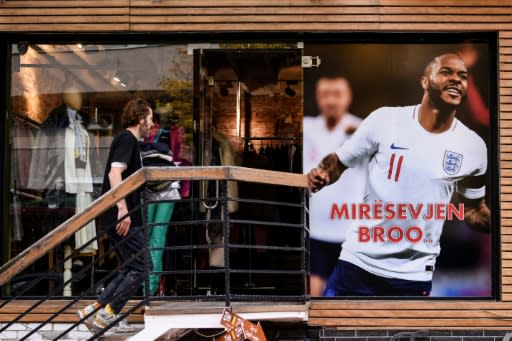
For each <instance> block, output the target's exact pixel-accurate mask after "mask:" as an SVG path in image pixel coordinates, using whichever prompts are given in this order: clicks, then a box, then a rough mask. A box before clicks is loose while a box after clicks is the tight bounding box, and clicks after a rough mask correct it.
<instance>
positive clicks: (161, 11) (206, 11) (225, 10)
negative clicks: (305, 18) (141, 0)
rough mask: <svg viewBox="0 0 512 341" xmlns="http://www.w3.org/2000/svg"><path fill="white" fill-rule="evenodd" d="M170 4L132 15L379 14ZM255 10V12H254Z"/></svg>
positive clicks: (346, 9) (330, 9)
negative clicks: (178, 5)
mask: <svg viewBox="0 0 512 341" xmlns="http://www.w3.org/2000/svg"><path fill="white" fill-rule="evenodd" d="M174 3H175V2H173V4H170V5H169V6H168V7H163V6H161V5H158V6H152V5H151V3H149V2H146V4H145V5H144V6H141V7H132V15H134V16H139V15H142V16H144V15H154V16H164V15H171V16H200V15H227V14H229V15H255V14H258V15H325V14H330V15H334V14H338V15H339V14H354V15H360V14H379V10H378V7H362V6H359V7H350V6H318V7H316V6H315V7H305V6H294V7H289V6H287V7H275V6H272V7H258V9H257V11H255V9H254V8H253V7H247V6H239V7H190V6H185V7H177V6H176V5H174ZM255 12H257V13H255Z"/></svg>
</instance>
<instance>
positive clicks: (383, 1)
mask: <svg viewBox="0 0 512 341" xmlns="http://www.w3.org/2000/svg"><path fill="white" fill-rule="evenodd" d="M379 5H380V6H383V7H384V6H385V7H394V6H414V7H421V6H425V1H423V0H379ZM428 5H429V6H432V7H435V6H441V7H446V6H450V7H462V8H464V7H472V6H478V7H483V6H486V7H508V6H512V0H464V1H460V0H430V1H429V2H428Z"/></svg>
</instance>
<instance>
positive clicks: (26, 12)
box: [0, 5, 129, 22]
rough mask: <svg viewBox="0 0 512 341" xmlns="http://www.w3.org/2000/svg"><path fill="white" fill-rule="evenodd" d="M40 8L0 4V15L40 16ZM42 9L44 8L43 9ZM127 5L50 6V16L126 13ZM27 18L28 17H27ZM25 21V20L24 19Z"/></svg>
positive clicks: (127, 11)
mask: <svg viewBox="0 0 512 341" xmlns="http://www.w3.org/2000/svg"><path fill="white" fill-rule="evenodd" d="M41 10H42V9H41V8H33V7H28V8H11V7H6V8H3V7H2V6H1V5H0V15H2V16H25V17H27V16H31V15H35V16H41ZM43 10H44V9H43ZM128 13H129V9H128V7H88V8H87V7H77V8H72V7H65V8H52V14H51V15H52V16H61V15H86V16H92V15H128ZM28 18H29V17H28ZM25 22H26V21H25Z"/></svg>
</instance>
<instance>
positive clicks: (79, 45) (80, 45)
mask: <svg viewBox="0 0 512 341" xmlns="http://www.w3.org/2000/svg"><path fill="white" fill-rule="evenodd" d="M76 47H78V48H79V49H83V48H84V46H83V45H82V44H80V43H78V44H76Z"/></svg>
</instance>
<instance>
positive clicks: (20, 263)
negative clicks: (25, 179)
mask: <svg viewBox="0 0 512 341" xmlns="http://www.w3.org/2000/svg"><path fill="white" fill-rule="evenodd" d="M161 180H233V181H244V182H254V183H261V184H271V185H280V186H290V187H300V188H306V187H307V179H306V176H305V175H302V174H296V173H286V172H278V171H271V170H264V169H254V168H247V167H237V166H195V167H144V168H142V169H140V170H138V171H136V172H135V173H133V174H132V175H131V176H130V177H128V178H126V179H125V180H124V181H123V182H121V183H120V184H119V185H118V186H116V187H114V188H112V189H111V190H110V191H108V192H107V193H105V194H103V195H102V196H101V197H99V198H98V199H97V200H95V201H94V202H93V203H92V204H91V205H90V206H89V207H87V208H86V209H85V210H83V211H81V212H78V213H76V214H75V215H73V216H72V217H71V218H69V219H68V220H66V221H65V222H63V223H62V224H60V225H59V226H57V227H56V228H55V229H53V230H52V231H51V232H49V233H48V234H46V235H45V236H43V237H42V238H41V239H39V240H38V241H36V242H35V243H34V244H32V245H31V246H29V247H28V248H26V249H25V250H23V251H22V252H21V253H20V254H18V255H17V256H16V257H14V258H13V259H11V260H9V261H8V262H7V263H5V264H3V265H2V266H1V267H0V286H2V285H4V284H5V283H7V282H8V281H10V280H11V279H12V278H13V277H14V276H16V275H17V274H19V273H20V272H21V271H23V270H25V269H26V268H27V267H29V266H30V265H32V264H33V263H34V262H35V261H37V260H38V259H39V258H41V257H43V256H44V255H45V254H46V253H47V252H48V251H50V250H51V249H53V248H55V247H56V246H57V245H59V244H61V243H62V242H63V241H65V240H66V239H67V238H69V237H70V236H72V235H73V234H74V233H75V232H76V231H78V230H79V229H80V228H82V226H84V225H85V224H87V223H88V222H90V221H91V220H93V219H96V218H97V217H98V216H99V215H100V214H101V213H103V212H104V211H106V210H107V209H108V208H110V207H112V206H114V205H115V203H117V202H118V201H119V200H121V199H123V198H124V197H126V196H127V195H129V194H130V193H132V192H133V191H135V190H136V189H138V188H139V187H140V186H142V185H144V184H145V183H146V182H150V181H161Z"/></svg>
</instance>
